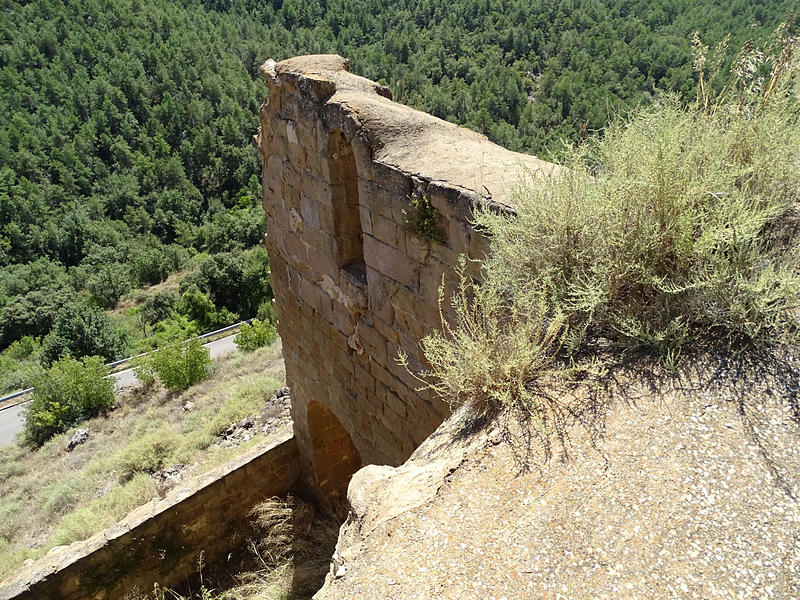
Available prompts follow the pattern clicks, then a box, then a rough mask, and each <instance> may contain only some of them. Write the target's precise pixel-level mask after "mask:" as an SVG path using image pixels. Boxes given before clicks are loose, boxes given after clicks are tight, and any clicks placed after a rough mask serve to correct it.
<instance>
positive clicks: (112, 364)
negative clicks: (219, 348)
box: [0, 319, 253, 411]
mask: <svg viewBox="0 0 800 600" xmlns="http://www.w3.org/2000/svg"><path fill="white" fill-rule="evenodd" d="M252 321H253V319H247V320H246V321H239V322H238V323H235V324H234V325H228V326H227V327H223V328H222V329H217V330H215V331H209V332H208V333H203V334H201V335H198V336H196V337H197V339H201V340H204V339H206V338H210V337H213V336H215V335H219V334H220V333H226V332H228V331H233V330H234V329H238V328H239V327H241V326H242V325H244V324H245V323H248V324H249V323H251V322H252ZM193 339H194V338H189V339H188V340H185V341H184V344H185V343H187V342H190V341H192V340H193ZM153 352H158V349H157V348H156V349H155V350H150V352H142V353H141V354H136V355H135V356H129V357H128V358H123V359H120V360H115V361H113V362H110V363H106V366H107V367H109V368H114V367H118V366H119V365H124V364H125V363H128V362H130V361H132V360H134V359H135V358H141V357H142V356H147V355H148V354H152V353H153ZM111 376H113V373H111V374H109V375H108V377H111ZM33 390H34V388H32V387H30V388H27V389H24V390H20V391H18V392H14V393H13V394H9V395H8V396H3V397H2V398H0V411H2V410H5V409H6V408H11V407H12V406H17V405H18V404H20V403H19V402H17V403H14V404H9V405H8V406H3V403H4V402H7V401H9V400H13V399H14V398H19V397H20V396H24V395H25V394H30V393H31V392H32V391H33Z"/></svg>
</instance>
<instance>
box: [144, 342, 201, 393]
mask: <svg viewBox="0 0 800 600" xmlns="http://www.w3.org/2000/svg"><path fill="white" fill-rule="evenodd" d="M147 364H148V365H149V366H148V367H146V368H152V370H153V372H155V374H156V375H157V376H158V378H159V379H160V380H161V383H163V384H164V387H166V388H167V389H168V390H170V391H178V390H185V389H187V388H188V387H190V386H192V385H194V384H195V383H197V382H199V381H202V380H203V379H205V378H206V377H207V376H208V366H209V365H210V364H211V356H210V355H209V352H208V348H205V347H204V346H203V345H202V344H201V343H200V340H199V339H197V338H195V339H193V340H192V341H190V342H189V343H187V344H170V345H168V346H165V347H164V348H161V349H160V350H158V351H157V352H154V353H153V354H151V355H150V357H149V360H148V361H147ZM143 368H145V367H143Z"/></svg>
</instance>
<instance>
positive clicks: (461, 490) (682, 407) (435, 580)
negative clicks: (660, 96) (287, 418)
mask: <svg viewBox="0 0 800 600" xmlns="http://www.w3.org/2000/svg"><path fill="white" fill-rule="evenodd" d="M795 364H796V363H793V362H792V361H788V362H784V363H783V364H782V365H781V366H775V365H772V366H771V367H770V369H769V372H768V373H765V372H764V369H763V365H761V366H760V367H759V369H760V370H761V374H760V375H758V376H756V375H755V374H754V371H753V370H750V371H749V372H748V373H747V375H746V376H745V375H744V374H742V373H737V372H735V371H734V370H733V369H731V368H730V367H729V366H723V367H719V368H717V369H715V370H713V371H712V370H710V369H709V370H704V371H703V372H702V373H701V374H700V375H699V376H698V375H697V373H695V374H694V375H693V376H692V377H691V378H690V377H681V378H678V379H675V380H673V381H671V382H669V383H664V384H660V385H658V386H656V387H650V386H646V385H631V384H625V385H617V386H616V387H615V389H614V390H613V391H612V392H609V393H608V394H607V395H601V396H602V398H601V399H602V400H605V401H608V411H607V412H606V413H605V415H604V418H603V419H601V420H598V421H595V422H594V426H593V427H590V428H588V429H577V428H574V429H572V433H571V435H570V437H569V439H568V440H566V441H565V445H564V448H563V449H561V450H557V449H556V448H555V447H554V448H553V450H554V453H553V457H552V458H551V459H550V460H544V459H543V458H542V457H541V455H537V454H534V455H533V456H532V457H531V462H530V466H531V467H532V468H531V469H530V470H529V471H528V472H522V471H520V469H519V466H520V462H519V460H518V459H519V458H520V455H519V452H518V450H519V446H516V447H515V446H512V445H510V444H509V443H508V441H507V437H506V436H505V435H503V427H502V426H499V425H495V426H493V428H490V430H489V431H488V432H483V433H480V434H477V435H475V436H474V437H472V438H470V439H468V440H464V439H461V440H459V439H458V436H459V432H460V431H463V430H462V429H461V428H460V426H459V424H458V421H457V417H458V415H456V418H455V420H452V419H451V421H449V422H447V423H445V424H443V425H442V427H441V428H440V429H439V430H438V431H437V432H436V433H435V434H434V435H433V436H431V438H429V439H428V441H426V443H425V444H423V446H421V447H420V448H419V449H418V451H417V452H416V453H415V454H414V456H412V458H411V459H410V460H409V461H408V462H407V463H406V464H404V465H402V466H401V467H398V468H397V469H392V468H389V467H375V466H370V467H366V468H364V469H362V470H361V471H359V472H358V473H357V474H356V476H355V477H354V479H353V481H352V483H351V484H350V488H349V493H348V496H349V499H350V500H351V502H352V504H353V509H352V512H351V515H350V518H349V519H348V522H347V523H346V524H345V526H344V527H343V529H342V533H341V535H340V539H339V543H338V545H337V554H336V556H335V564H334V566H333V567H332V574H331V575H329V577H328V580H327V582H326V585H325V587H324V588H323V589H322V590H321V591H320V592H319V593H318V594H317V595H316V596H315V598H317V599H319V600H333V599H339V598H348V599H351V600H352V599H358V598H364V599H368V598H395V599H398V598H462V599H463V598H495V599H499V598H507V599H511V598H796V597H798V595H799V594H800V504H798V501H797V498H798V494H800V445H799V444H798V442H800V425H799V424H798V416H797V404H796V394H797V386H796V376H795V375H792V373H796V366H795ZM781 373H783V374H781ZM625 379H626V376H625V375H622V379H617V381H620V380H622V381H624V380H625ZM748 381H749V383H748ZM715 382H723V383H719V384H717V383H715ZM512 424H513V421H512ZM599 434H602V435H599ZM592 439H595V440H596V443H593V442H592ZM454 440H455V441H454ZM556 445H559V444H558V443H557V444H556ZM564 450H566V451H567V452H568V454H569V458H568V459H566V458H565V454H564Z"/></svg>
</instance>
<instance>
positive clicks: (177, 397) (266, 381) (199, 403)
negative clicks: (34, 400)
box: [0, 342, 288, 580]
mask: <svg viewBox="0 0 800 600" xmlns="http://www.w3.org/2000/svg"><path fill="white" fill-rule="evenodd" d="M284 382H285V374H284V370H283V359H282V356H281V344H280V342H276V343H274V344H272V345H271V346H268V347H266V348H260V349H258V350H256V351H254V352H252V353H247V354H244V353H236V354H231V355H229V356H227V357H224V358H222V359H220V360H218V361H215V362H214V365H213V373H212V374H211V376H210V377H209V378H208V379H207V380H205V381H203V382H201V383H200V384H198V385H195V386H193V387H191V388H189V389H188V390H186V391H185V392H182V393H180V394H168V393H167V392H166V391H165V390H163V389H155V390H144V389H142V388H140V389H136V388H134V389H132V390H131V391H129V392H127V393H124V394H122V395H121V397H118V399H117V404H118V406H116V407H115V408H114V409H113V410H112V411H111V412H110V413H109V415H108V417H107V418H102V417H101V418H96V419H92V420H90V421H87V422H85V423H82V424H80V425H79V426H80V427H85V428H88V429H89V430H90V434H89V438H88V440H87V442H86V443H84V444H82V445H80V446H78V447H77V448H76V449H75V450H73V451H72V452H66V450H65V446H66V444H67V441H68V440H69V439H70V437H71V436H72V434H73V431H74V430H70V431H67V432H66V433H64V434H60V435H57V436H55V437H53V438H52V439H51V440H49V441H48V442H46V443H45V444H44V445H43V446H42V447H41V448H39V449H37V450H35V451H30V450H28V449H26V448H24V447H22V446H17V445H9V446H2V447H0V580H3V579H5V578H6V577H8V576H9V575H10V574H11V573H12V572H13V571H14V570H16V569H17V568H18V567H19V566H20V565H21V564H22V563H23V562H24V561H25V560H26V559H28V558H32V559H36V558H39V557H40V556H42V555H44V554H45V553H46V552H47V551H48V550H49V549H50V548H52V547H54V546H56V545H63V544H69V543H71V542H73V541H76V540H81V539H85V538H87V537H89V536H90V535H92V534H94V533H96V532H97V531H99V530H101V529H102V528H104V527H106V526H109V525H111V524H112V523H114V522H115V521H117V520H119V519H120V518H122V517H124V516H125V515H126V514H127V513H128V512H129V511H130V510H132V509H133V508H135V507H137V506H141V505H142V504H144V503H146V502H148V501H149V500H151V499H153V498H157V497H159V496H160V495H162V494H163V493H164V492H165V490H164V489H163V487H162V486H161V484H160V483H157V482H156V481H155V480H154V479H153V478H152V477H151V476H150V472H151V471H154V470H157V469H159V468H162V467H166V466H171V465H178V464H182V465H188V466H189V467H190V469H191V470H190V476H193V475H196V474H199V473H202V472H205V471H208V470H210V469H212V468H214V467H216V466H218V465H220V464H223V463H224V462H226V461H228V460H230V459H231V458H233V457H234V456H235V455H237V454H239V453H241V452H244V451H246V450H247V449H248V448H250V447H251V446H252V445H253V444H255V443H257V442H258V441H259V440H261V439H263V436H260V435H256V436H254V437H253V438H252V439H251V440H250V441H249V442H245V443H243V444H241V445H239V446H235V447H231V448H225V447H222V446H219V445H216V444H215V442H216V441H217V439H218V438H217V436H218V435H219V434H220V433H221V432H222V431H223V430H225V429H226V428H227V427H228V426H229V425H230V424H231V423H234V422H238V421H240V420H241V419H243V418H244V417H247V416H251V415H253V414H255V413H258V412H260V411H261V410H262V409H263V408H264V405H265V401H266V400H267V399H269V398H270V396H271V395H272V393H273V392H274V391H275V389H276V388H280V387H282V386H283V385H284ZM187 403H188V404H187ZM187 406H190V407H191V409H190V410H186V409H185V407H187ZM275 416H276V417H280V418H278V419H276V421H280V422H288V416H285V415H283V414H282V415H275ZM284 416H285V419H287V420H282V419H283V418H284Z"/></svg>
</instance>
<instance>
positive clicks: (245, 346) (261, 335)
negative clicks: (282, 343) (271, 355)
mask: <svg viewBox="0 0 800 600" xmlns="http://www.w3.org/2000/svg"><path fill="white" fill-rule="evenodd" d="M276 336H277V333H276V331H275V327H273V326H272V324H271V323H269V322H266V321H259V320H258V319H253V321H252V323H251V324H250V325H248V324H247V323H243V324H242V326H241V328H240V329H239V333H237V334H236V337H235V338H233V341H234V342H235V343H236V347H237V348H239V350H243V351H245V352H252V351H253V350H255V349H256V348H261V347H262V346H266V345H268V344H271V343H272V342H274V341H275V338H276Z"/></svg>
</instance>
